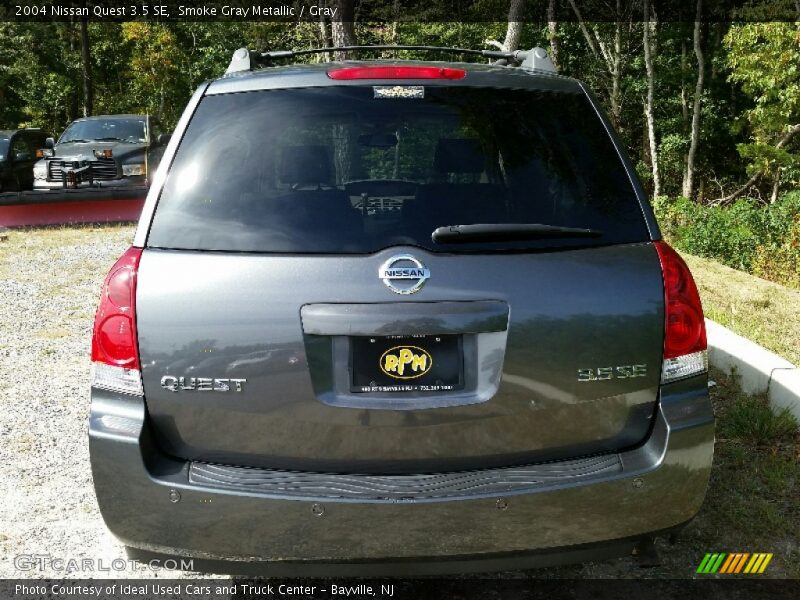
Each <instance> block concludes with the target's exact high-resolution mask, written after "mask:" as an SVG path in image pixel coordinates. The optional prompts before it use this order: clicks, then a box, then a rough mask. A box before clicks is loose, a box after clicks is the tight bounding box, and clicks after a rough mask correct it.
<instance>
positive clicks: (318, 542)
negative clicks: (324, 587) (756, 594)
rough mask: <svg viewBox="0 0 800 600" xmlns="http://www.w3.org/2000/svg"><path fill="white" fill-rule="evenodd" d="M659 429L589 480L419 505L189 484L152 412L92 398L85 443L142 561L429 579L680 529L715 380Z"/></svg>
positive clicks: (701, 466)
mask: <svg viewBox="0 0 800 600" xmlns="http://www.w3.org/2000/svg"><path fill="white" fill-rule="evenodd" d="M655 421H656V422H655V424H654V427H653V429H652V432H651V435H650V436H649V438H648V440H647V441H646V442H645V443H644V444H643V445H642V446H640V447H638V448H636V449H632V450H629V451H626V452H622V453H620V454H618V455H616V459H612V462H613V460H617V462H618V465H617V467H615V468H602V469H588V470H583V471H582V470H581V469H580V468H576V465H577V466H578V467H579V466H580V465H579V463H580V461H570V468H569V469H565V472H566V475H565V476H564V477H558V476H556V477H553V476H552V473H554V472H555V473H557V472H558V469H554V468H553V465H554V464H555V465H557V464H558V463H554V464H551V465H549V466H548V467H547V468H546V469H545V470H547V471H548V472H549V473H550V474H551V475H550V476H547V477H544V476H533V475H531V473H534V474H535V473H540V471H541V469H539V468H537V467H531V469H532V471H530V472H529V471H524V469H523V471H524V473H523V475H524V476H523V477H520V476H518V473H516V471H515V476H514V477H506V478H505V479H503V478H502V477H501V478H500V479H499V480H498V471H499V470H491V471H485V472H480V471H478V472H472V473H469V474H468V475H469V477H470V478H473V479H474V478H478V479H480V478H481V477H483V476H484V475H485V476H486V478H487V480H491V484H490V485H489V484H487V485H485V486H480V485H478V486H476V487H475V489H476V490H477V491H474V492H472V493H471V492H469V490H468V487H464V486H462V487H460V488H458V491H454V490H455V489H456V488H454V487H453V486H452V485H450V486H449V487H448V486H445V487H444V488H442V489H441V490H439V491H434V492H426V493H417V494H416V495H415V494H413V493H402V494H397V493H394V494H393V493H387V492H386V491H385V490H383V491H380V490H376V489H375V487H374V485H372V484H370V485H366V486H365V487H363V489H361V491H358V490H359V486H358V485H356V492H355V493H352V488H351V492H349V493H344V492H337V491H336V490H335V489H334V488H335V487H337V485H338V484H339V483H342V481H344V480H341V481H339V480H337V479H336V478H337V477H341V478H344V477H345V476H336V475H333V476H331V475H324V474H320V475H319V476H320V477H321V478H322V479H321V480H320V481H322V480H324V481H328V482H329V483H328V484H326V485H327V487H324V488H323V489H319V488H316V487H315V486H314V485H310V486H309V485H306V487H304V488H301V487H300V484H299V483H298V484H297V485H295V484H294V483H293V482H294V479H292V478H293V477H295V476H297V478H298V481H300V480H302V482H304V483H306V484H307V483H308V477H311V478H312V480H313V477H314V474H291V473H286V474H285V475H286V477H285V478H284V479H286V478H288V480H289V484H288V485H286V484H285V483H284V484H282V485H275V484H274V482H275V481H276V480H277V479H280V478H276V477H272V476H270V474H272V475H274V474H275V472H270V471H267V470H254V471H253V475H254V477H253V479H255V480H257V482H256V483H257V484H256V485H250V484H243V483H242V481H243V480H242V479H241V478H238V477H231V479H230V481H229V482H228V483H226V481H225V477H224V476H225V475H226V473H225V471H224V469H223V472H222V476H217V477H216V478H215V479H214V480H209V479H207V478H206V479H203V478H198V477H195V476H190V474H191V472H192V471H193V470H194V469H193V466H192V464H191V463H189V462H186V461H181V460H175V459H173V458H169V457H167V456H165V455H163V454H162V453H161V452H160V451H159V450H158V449H157V448H156V447H155V445H154V444H153V442H152V438H151V436H150V433H149V429H148V424H147V417H146V410H145V406H144V401H143V399H142V398H139V397H131V396H124V395H119V394H114V393H110V392H105V391H101V390H96V389H94V390H93V391H92V412H91V418H90V426H89V438H90V451H91V463H92V472H93V476H94V484H95V490H96V493H97V499H98V503H99V506H100V510H101V512H102V514H103V518H104V519H105V521H106V524H107V525H108V527H109V529H110V530H111V531H112V532H113V533H114V534H115V535H116V536H117V537H118V538H120V540H121V541H122V542H123V543H125V544H126V545H127V546H129V547H131V548H134V549H137V550H138V553H139V555H140V556H148V555H149V554H151V553H154V554H161V555H163V554H167V555H170V556H184V557H193V558H196V559H198V563H197V564H196V565H195V568H204V569H209V570H217V571H227V572H257V571H261V570H264V568H265V567H266V570H267V572H272V573H274V574H279V573H293V572H294V573H295V574H296V573H303V574H309V572H310V571H314V572H318V573H320V574H334V573H340V574H363V573H371V574H378V573H381V572H385V573H394V574H398V573H402V574H413V573H417V574H422V573H446V572H459V571H463V570H474V569H480V570H496V569H508V568H522V567H526V566H537V565H547V564H556V563H559V562H565V561H583V560H590V559H593V558H598V557H602V556H606V555H608V554H609V553H611V554H619V553H623V552H626V551H629V550H630V548H631V547H632V546H633V545H634V544H635V542H636V541H637V540H639V539H642V538H645V537H649V536H652V535H653V534H655V533H662V532H664V531H668V530H671V529H673V528H676V527H679V526H680V525H682V524H684V523H685V522H686V521H688V520H690V519H691V518H692V517H693V516H694V515H695V514H696V513H697V511H698V510H699V508H700V505H701V504H702V501H703V498H704V496H705V491H706V487H707V484H708V478H709V474H710V471H711V463H712V457H713V448H714V419H713V414H712V411H711V405H710V402H709V399H708V394H707V390H706V378H705V377H704V376H703V377H695V378H691V379H688V380H685V381H682V382H676V383H673V384H670V385H668V386H664V387H663V388H662V393H661V402H660V405H659V409H658V414H657V416H656V420H655ZM586 460H590V461H591V460H594V461H595V462H596V459H586ZM565 462H566V461H565ZM195 467H196V465H195ZM218 475H219V474H218ZM529 475H530V476H529ZM346 477H347V481H348V482H349V483H353V481H354V480H358V479H359V478H360V477H365V478H367V477H368V476H358V475H355V476H346ZM408 477H409V478H419V477H420V476H408ZM245 479H248V478H247V477H245ZM372 479H374V477H373V478H372ZM365 481H366V479H365ZM498 481H499V483H498ZM312 483H314V481H312ZM356 483H358V481H356ZM392 483H393V484H394V483H397V482H396V481H393V482H392ZM400 484H402V482H400ZM371 485H372V487H371ZM410 485H411V487H410V488H409V489H411V488H413V487H414V485H416V484H415V483H414V482H413V481H412V482H411V484H410ZM418 487H419V486H418ZM456 487H458V486H456ZM315 489H317V491H316V492H315V491H314V490H315ZM218 561H228V562H226V563H219V562H218ZM223 565H227V566H223ZM250 567H252V569H251V568H250ZM298 569H302V571H299V570H298Z"/></svg>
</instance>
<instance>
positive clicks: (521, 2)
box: [503, 0, 525, 52]
mask: <svg viewBox="0 0 800 600" xmlns="http://www.w3.org/2000/svg"><path fill="white" fill-rule="evenodd" d="M524 6H525V0H511V4H510V5H509V7H508V28H507V29H506V39H505V40H503V50H505V51H506V52H513V51H514V50H516V49H517V48H518V47H519V38H520V36H521V35H522V22H521V21H520V18H521V17H522V9H523V8H524Z"/></svg>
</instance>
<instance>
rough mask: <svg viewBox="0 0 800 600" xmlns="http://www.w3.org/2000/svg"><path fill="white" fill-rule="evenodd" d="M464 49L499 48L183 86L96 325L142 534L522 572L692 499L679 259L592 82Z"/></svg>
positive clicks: (109, 453)
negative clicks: (186, 95)
mask: <svg viewBox="0 0 800 600" xmlns="http://www.w3.org/2000/svg"><path fill="white" fill-rule="evenodd" d="M473 52H478V53H482V54H483V55H484V56H490V57H495V58H499V59H500V63H503V64H495V65H485V64H484V65H479V64H470V63H444V62H411V61H398V60H395V61H385V60H384V61H362V62H349V61H348V62H340V63H326V64H319V63H318V64H313V65H310V64H308V65H293V66H283V67H274V68H261V69H257V68H254V67H255V66H256V65H257V64H258V63H268V62H269V61H270V60H275V59H276V58H285V57H289V56H292V55H293V53H292V52H291V51H284V52H276V53H255V52H249V51H247V50H246V49H241V50H238V51H237V52H236V53H235V54H234V59H233V61H232V63H231V66H230V67H229V69H228V73H227V74H226V75H225V76H224V77H221V78H220V79H217V80H215V81H212V82H210V83H206V84H203V85H201V86H200V88H199V89H198V90H197V92H196V93H195V94H194V96H193V97H192V98H191V100H190V101H189V104H188V106H187V108H186V110H185V112H184V114H183V116H182V117H181V119H180V122H179V123H178V126H177V129H176V132H175V135H174V136H173V138H172V140H171V141H170V143H169V145H168V147H167V149H166V151H165V155H164V159H163V162H162V167H161V169H160V170H159V173H158V175H157V176H156V177H155V181H154V183H153V186H152V188H151V190H150V192H149V195H148V197H147V201H146V204H145V208H144V211H143V213H142V217H141V220H140V222H139V228H138V230H137V232H136V235H135V238H134V243H133V246H132V247H131V248H130V249H129V250H128V251H127V252H125V253H124V255H123V256H122V257H121V258H120V259H119V261H118V262H117V263H116V264H115V265H114V267H113V268H112V269H111V271H110V272H109V274H108V276H107V277H106V280H105V283H104V285H103V291H102V296H101V300H100V306H99V309H98V311H97V317H96V321H95V326H94V338H93V345H92V360H93V362H94V379H93V386H92V408H91V418H90V429H89V441H90V449H91V464H92V471H93V476H94V486H95V489H96V493H97V499H98V503H99V506H100V510H101V512H102V515H103V517H104V519H105V522H106V524H107V525H108V527H109V529H110V530H111V531H112V532H113V533H114V534H115V535H116V536H117V537H118V538H119V539H120V540H121V541H122V542H123V543H124V544H125V545H126V546H127V547H128V549H129V550H128V551H129V553H130V554H131V555H132V556H135V557H139V558H141V557H153V556H171V557H175V556H182V557H187V558H189V557H191V558H194V559H196V560H195V562H194V567H195V568H203V569H209V570H218V571H227V572H236V571H245V572H250V571H252V570H266V571H269V572H271V573H280V572H286V573H292V572H299V573H310V572H312V569H311V567H312V566H313V567H316V568H317V569H318V570H322V571H323V572H324V573H373V574H374V573H379V572H386V573H428V572H454V571H464V570H487V569H504V568H518V567H527V566H536V565H547V564H555V563H557V562H565V561H583V560H588V559H593V558H598V557H603V556H609V555H619V554H621V553H625V552H627V553H630V552H631V551H632V550H633V549H634V548H639V549H641V548H642V547H643V544H649V543H650V542H649V541H650V540H652V538H653V537H654V536H656V535H663V534H666V533H673V532H674V531H676V530H677V529H679V528H680V527H681V526H682V525H684V524H685V523H686V522H688V521H689V520H690V519H691V518H692V517H693V516H694V515H695V514H696V513H697V511H698V510H699V508H700V505H701V503H702V501H703V497H704V495H705V491H706V487H707V483H708V478H709V473H710V469H711V462H712V455H713V447H714V418H713V414H712V410H711V405H710V402H709V398H708V391H707V379H708V375H707V358H706V335H705V328H704V322H703V312H702V308H701V306H700V300H699V297H698V293H697V288H696V286H695V284H694V282H693V280H692V276H691V274H690V273H689V270H688V269H687V267H686V265H685V263H684V262H683V260H682V259H681V258H680V257H679V256H678V254H676V252H675V251H674V250H673V249H671V248H670V247H669V246H668V245H667V244H666V243H664V242H663V241H662V240H661V236H660V233H659V230H658V226H657V224H656V221H655V219H654V217H653V213H652V211H651V209H650V207H649V205H648V202H647V200H646V197H645V195H644V193H643V191H642V188H641V185H640V183H639V182H638V181H637V179H636V175H635V173H634V170H633V168H632V166H631V164H630V162H629V160H628V158H627V157H626V155H625V152H624V151H623V150H622V148H621V146H620V143H619V141H618V140H617V139H616V137H615V136H614V133H613V132H612V130H611V127H610V125H609V123H608V121H607V120H606V118H605V117H604V116H603V115H602V113H601V111H600V110H599V109H598V107H597V103H596V101H594V100H593V99H592V97H591V95H590V94H589V93H588V92H587V90H586V88H585V87H584V86H583V85H582V84H581V83H580V82H578V81H575V80H573V79H569V78H567V77H562V76H559V75H557V74H556V73H554V72H553V70H552V67H551V64H550V61H549V60H548V59H547V56H546V54H545V53H544V51H542V50H541V49H534V50H531V51H523V52H516V53H513V54H505V53H502V52H497V51H473ZM520 63H521V64H520Z"/></svg>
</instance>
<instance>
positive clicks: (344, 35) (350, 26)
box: [331, 0, 357, 60]
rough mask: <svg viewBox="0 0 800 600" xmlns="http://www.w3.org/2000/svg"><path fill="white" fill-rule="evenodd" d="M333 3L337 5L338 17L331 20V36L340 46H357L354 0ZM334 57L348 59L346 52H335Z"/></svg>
mask: <svg viewBox="0 0 800 600" xmlns="http://www.w3.org/2000/svg"><path fill="white" fill-rule="evenodd" d="M333 5H334V6H335V7H336V9H337V10H336V19H335V20H334V21H331V34H332V35H331V37H332V38H333V45H334V46H335V47H340V46H355V45H356V44H357V42H356V30H355V26H354V23H353V21H354V15H355V12H354V8H353V0H334V2H333ZM334 58H335V59H336V60H346V59H347V53H346V52H335V53H334Z"/></svg>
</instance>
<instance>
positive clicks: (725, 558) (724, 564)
mask: <svg viewBox="0 0 800 600" xmlns="http://www.w3.org/2000/svg"><path fill="white" fill-rule="evenodd" d="M771 560H772V553H765V552H758V553H755V554H748V553H747V552H733V553H731V554H726V553H724V552H722V553H715V554H711V553H709V554H706V555H705V557H704V558H703V560H702V562H701V563H700V566H699V567H697V572H698V573H701V574H712V573H724V574H726V575H731V574H736V573H749V574H750V575H756V574H761V573H763V572H764V570H765V569H766V568H767V565H768V564H769V561H771Z"/></svg>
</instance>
